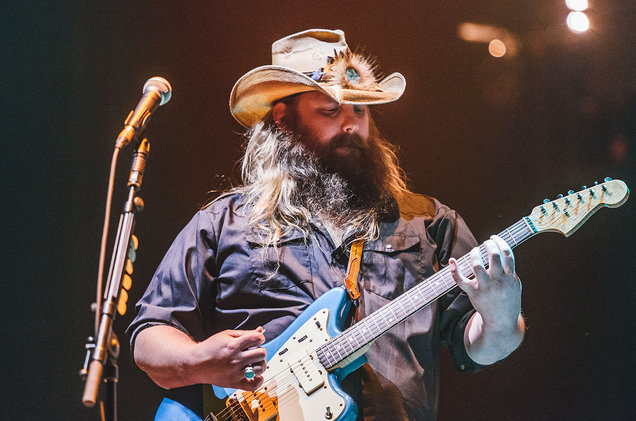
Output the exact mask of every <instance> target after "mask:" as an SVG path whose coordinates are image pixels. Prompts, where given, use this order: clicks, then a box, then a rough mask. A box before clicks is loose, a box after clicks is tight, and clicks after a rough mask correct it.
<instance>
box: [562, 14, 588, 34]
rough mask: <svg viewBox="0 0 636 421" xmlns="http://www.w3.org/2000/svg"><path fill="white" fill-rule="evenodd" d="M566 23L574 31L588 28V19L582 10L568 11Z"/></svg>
mask: <svg viewBox="0 0 636 421" xmlns="http://www.w3.org/2000/svg"><path fill="white" fill-rule="evenodd" d="M567 24H568V28H570V29H571V30H572V31H574V32H585V31H587V30H588V29H589V28H590V20H589V19H588V18H587V16H586V15H585V13H583V12H570V14H569V15H568V19H567Z"/></svg>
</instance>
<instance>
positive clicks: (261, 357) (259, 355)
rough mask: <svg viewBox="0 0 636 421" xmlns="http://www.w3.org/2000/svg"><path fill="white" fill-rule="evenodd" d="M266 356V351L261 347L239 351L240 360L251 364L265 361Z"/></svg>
mask: <svg viewBox="0 0 636 421" xmlns="http://www.w3.org/2000/svg"><path fill="white" fill-rule="evenodd" d="M266 357H267V351H265V348H263V347H258V348H250V349H248V350H245V351H243V352H242V353H241V360H242V361H243V362H245V363H246V364H253V363H258V362H261V361H265V358H266Z"/></svg>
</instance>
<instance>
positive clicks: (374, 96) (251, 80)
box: [230, 65, 406, 128]
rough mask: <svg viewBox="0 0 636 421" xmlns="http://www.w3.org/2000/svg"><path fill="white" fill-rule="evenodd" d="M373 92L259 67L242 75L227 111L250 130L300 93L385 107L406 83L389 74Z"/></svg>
mask: <svg viewBox="0 0 636 421" xmlns="http://www.w3.org/2000/svg"><path fill="white" fill-rule="evenodd" d="M378 85H379V87H380V89H379V90H376V91H367V90H357V89H343V88H341V87H340V86H337V85H331V86H329V85H326V84H324V83H318V82H316V81H315V80H313V79H312V78H310V77H308V76H306V75H304V74H303V73H300V72H297V71H296V70H292V69H290V68H288V67H281V66H271V65H269V66H261V67H257V68H256V69H253V70H251V71H249V72H248V73H246V74H245V75H243V77H241V78H240V79H239V80H238V81H237V82H236V84H234V87H233V88H232V93H231V94H230V112H231V113H232V115H233V116H234V118H235V119H236V120H237V121H238V122H239V123H241V125H243V126H244V127H248V128H249V127H252V126H253V125H254V124H256V123H257V122H259V121H260V120H262V119H263V117H265V115H266V114H267V113H268V112H269V111H270V110H271V108H272V105H273V104H274V103H275V102H276V101H279V100H281V99H283V98H285V97H288V96H290V95H294V94H298V93H301V92H310V91H318V92H322V93H324V94H325V95H328V96H330V97H331V98H333V99H334V100H335V101H337V102H338V103H340V104H360V105H373V104H386V103H388V102H393V101H395V100H397V99H398V98H400V97H401V96H402V94H403V93H404V89H405V88H406V80H405V79H404V76H402V75H401V74H400V73H393V74H391V75H389V76H387V77H386V78H384V79H382V80H381V81H380V82H379V83H378Z"/></svg>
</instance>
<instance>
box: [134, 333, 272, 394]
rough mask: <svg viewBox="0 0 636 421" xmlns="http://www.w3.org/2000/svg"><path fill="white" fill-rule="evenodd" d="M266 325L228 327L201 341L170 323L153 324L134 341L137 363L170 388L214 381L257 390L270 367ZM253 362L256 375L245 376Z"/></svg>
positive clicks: (214, 382) (233, 386)
mask: <svg viewBox="0 0 636 421" xmlns="http://www.w3.org/2000/svg"><path fill="white" fill-rule="evenodd" d="M264 342H265V336H264V335H263V328H261V327H259V328H257V329H254V330H225V331H223V332H220V333H217V334H216V335H213V336H211V337H209V338H208V339H206V340H205V341H202V342H195V341H194V340H192V338H190V337H189V336H188V335H186V334H185V333H183V332H182V331H180V330H178V329H176V328H174V327H172V326H167V325H157V326H151V327H149V328H146V329H144V330H142V331H141V332H139V334H138V335H137V338H136V340H135V348H134V359H135V362H136V363H137V365H138V366H139V367H140V368H141V369H142V370H144V371H145V372H146V373H147V374H148V376H149V377H150V378H151V379H152V380H153V381H154V382H155V383H157V384H158V385H159V386H161V387H163V388H166V389H171V388H175V387H182V386H189V385H192V384H202V383H207V384H214V385H217V386H222V387H231V388H236V389H243V390H254V389H256V388H258V387H260V385H261V384H262V383H263V377H262V375H263V372H264V371H265V368H266V366H267V364H266V362H265V357H266V352H265V349H264V348H262V347H259V346H260V345H262V344H263V343H264ZM249 365H251V366H252V368H253V370H254V373H255V374H256V376H255V377H254V379H252V380H247V379H246V378H245V367H247V366H249Z"/></svg>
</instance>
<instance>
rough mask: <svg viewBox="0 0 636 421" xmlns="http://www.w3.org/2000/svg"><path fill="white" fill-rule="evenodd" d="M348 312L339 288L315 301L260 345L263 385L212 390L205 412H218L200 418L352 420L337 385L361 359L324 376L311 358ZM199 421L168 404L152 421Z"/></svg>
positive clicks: (352, 407) (353, 358)
mask: <svg viewBox="0 0 636 421" xmlns="http://www.w3.org/2000/svg"><path fill="white" fill-rule="evenodd" d="M350 306H351V301H350V300H349V299H348V297H347V292H346V290H345V289H343V288H334V289H332V290H330V291H328V292H327V293H325V294H323V295H322V296H320V297H319V298H318V299H317V300H316V301H314V302H313V303H312V304H311V305H310V306H309V307H307V309H306V310H305V311H303V313H301V314H300V316H298V318H296V320H294V322H293V323H292V324H291V325H289V326H288V327H287V329H285V331H283V333H281V334H280V335H279V336H278V337H276V338H275V339H273V340H272V341H270V342H268V343H266V344H264V345H263V347H264V348H265V349H266V351H267V370H266V371H265V373H264V374H263V378H264V380H265V381H264V384H263V386H262V387H261V388H260V389H259V390H258V391H255V392H245V391H240V390H236V389H228V388H222V387H217V386H212V388H213V391H214V395H215V396H214V397H212V401H214V404H216V405H214V404H213V405H211V406H210V405H207V406H209V407H212V408H213V407H214V406H217V408H219V409H218V410H216V411H215V410H214V409H212V412H211V413H210V414H209V415H207V413H206V415H207V416H208V419H209V420H218V421H222V420H243V419H244V420H259V421H262V420H280V421H298V420H302V419H317V418H319V419H333V420H338V421H350V420H355V419H356V417H357V412H358V411H357V407H356V404H355V403H354V401H353V400H352V399H351V397H350V396H349V395H347V394H346V393H345V392H344V391H342V389H341V388H340V382H341V381H342V380H343V379H344V378H345V377H346V376H347V375H348V374H349V373H351V372H352V371H354V370H355V369H357V368H358V367H360V366H361V365H363V364H364V363H365V361H366V359H365V358H364V354H363V353H362V352H361V353H358V354H359V355H354V356H351V358H347V360H346V361H344V362H343V364H341V366H338V367H332V368H331V370H330V371H327V369H326V368H325V367H324V366H323V365H321V363H320V361H319V358H318V357H317V356H316V354H315V350H316V348H317V347H319V346H320V345H322V344H324V343H326V342H328V341H329V340H330V339H331V338H333V337H335V336H336V335H338V334H339V333H340V332H341V331H342V329H344V322H345V320H346V317H347V315H348V312H349V309H350ZM205 400H206V399H204V401H205ZM204 406H206V405H205V404H204ZM318 411H319V412H318ZM206 412H207V409H206ZM318 414H319V415H320V416H319V417H318ZM204 416H205V415H204ZM201 419H202V418H201V416H200V414H197V413H195V412H194V411H193V410H192V409H190V408H188V407H187V406H185V405H183V404H181V403H179V402H177V401H175V400H172V399H170V398H165V399H164V400H163V401H162V402H161V405H160V406H159V409H158V411H157V413H156V415H155V421H168V420H173V421H174V420H183V421H201Z"/></svg>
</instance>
